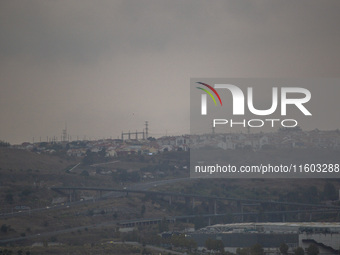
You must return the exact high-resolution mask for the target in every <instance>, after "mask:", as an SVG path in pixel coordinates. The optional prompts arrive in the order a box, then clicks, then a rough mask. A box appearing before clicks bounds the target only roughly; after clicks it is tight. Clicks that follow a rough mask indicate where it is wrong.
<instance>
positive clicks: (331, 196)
mask: <svg viewBox="0 0 340 255" xmlns="http://www.w3.org/2000/svg"><path fill="white" fill-rule="evenodd" d="M323 195H324V199H326V200H336V199H337V198H338V192H337V191H336V189H335V187H334V185H333V184H332V183H330V182H326V183H325V186H324V187H323Z"/></svg>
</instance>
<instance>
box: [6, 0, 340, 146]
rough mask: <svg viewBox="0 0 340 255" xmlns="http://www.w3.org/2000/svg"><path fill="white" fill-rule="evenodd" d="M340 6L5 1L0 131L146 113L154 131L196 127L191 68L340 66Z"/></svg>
mask: <svg viewBox="0 0 340 255" xmlns="http://www.w3.org/2000/svg"><path fill="white" fill-rule="evenodd" d="M339 11H340V3H339V1H337V0H334V1H327V0H326V1H311V0H303V1H283V0H282V1H269V0H268V1H262V0H260V1H232V0H228V1H224V0H223V1H197V0H195V1H189V0H186V1H176V0H175V1H159V0H157V1H153V0H129V1H125V0H124V1H111V0H110V1H104V0H102V1H90V0H88V1H87V0H82V1H72V0H71V1H34V0H33V1H13V0H8V1H6V0H4V1H1V3H0V35H1V39H0V89H1V93H0V119H1V128H0V140H5V141H8V142H10V143H20V142H23V141H32V139H33V137H34V138H35V140H36V141H38V140H39V139H40V137H41V139H42V140H46V137H47V136H50V137H51V136H57V137H58V138H59V137H60V135H61V131H62V129H63V128H64V126H65V122H67V128H68V133H69V134H70V135H71V136H72V139H76V137H79V138H84V136H86V137H87V138H92V139H98V138H104V137H105V138H108V137H112V138H116V137H117V136H120V133H121V131H123V130H124V131H129V130H131V131H132V132H133V131H136V130H138V131H142V129H143V128H144V121H146V120H148V121H149V124H150V125H149V128H150V135H152V136H156V137H157V136H161V135H165V134H168V135H178V134H183V133H189V119H190V118H189V113H190V107H189V105H190V103H189V101H190V93H189V86H190V78H192V77H254V78H255V77H338V76H339V70H340V50H339V45H340V32H339V28H338V24H339V23H340V16H339V15H338V14H339ZM315 90H316V91H317V90H321V91H322V85H320V87H319V88H315ZM327 96H331V97H334V96H335V95H334V93H333V94H332V93H330V95H325V98H327ZM311 107H313V106H311ZM324 128H325V129H334V128H336V127H335V126H334V123H329V125H325V126H324Z"/></svg>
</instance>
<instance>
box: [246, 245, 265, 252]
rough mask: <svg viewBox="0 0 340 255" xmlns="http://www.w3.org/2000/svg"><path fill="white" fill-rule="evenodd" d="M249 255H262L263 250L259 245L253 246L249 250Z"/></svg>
mask: <svg viewBox="0 0 340 255" xmlns="http://www.w3.org/2000/svg"><path fill="white" fill-rule="evenodd" d="M249 251H250V254H251V255H263V254H264V250H263V248H262V246H261V245H260V244H254V245H253V246H251V247H250V249H249Z"/></svg>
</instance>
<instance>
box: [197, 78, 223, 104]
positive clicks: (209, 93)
mask: <svg viewBox="0 0 340 255" xmlns="http://www.w3.org/2000/svg"><path fill="white" fill-rule="evenodd" d="M196 83H198V84H201V85H203V86H206V87H207V88H209V89H210V90H211V91H212V92H214V93H215V95H216V96H217V98H218V100H220V104H221V106H222V100H221V98H220V95H219V94H218V93H217V91H216V90H215V89H214V88H213V87H211V86H210V85H208V84H206V83H203V82H196ZM196 88H198V89H201V90H203V91H204V92H206V93H207V94H208V95H209V96H210V97H211V98H212V99H213V100H214V103H215V105H217V103H216V100H215V98H214V96H213V95H212V94H211V92H210V91H209V90H206V89H203V88H200V87H196Z"/></svg>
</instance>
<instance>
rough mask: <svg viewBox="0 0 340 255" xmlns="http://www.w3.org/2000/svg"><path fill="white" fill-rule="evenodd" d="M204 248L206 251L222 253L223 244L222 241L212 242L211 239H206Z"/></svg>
mask: <svg viewBox="0 0 340 255" xmlns="http://www.w3.org/2000/svg"><path fill="white" fill-rule="evenodd" d="M205 247H207V249H208V250H215V251H220V252H223V251H224V244H223V242H222V240H214V239H211V238H208V239H207V240H206V241H205Z"/></svg>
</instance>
